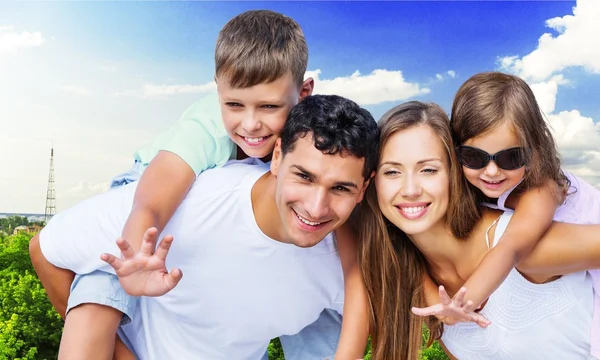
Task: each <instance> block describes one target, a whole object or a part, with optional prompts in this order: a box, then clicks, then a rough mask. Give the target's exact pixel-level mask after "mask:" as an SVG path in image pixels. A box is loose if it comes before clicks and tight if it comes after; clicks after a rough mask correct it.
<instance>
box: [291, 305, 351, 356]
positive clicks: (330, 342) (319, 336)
mask: <svg viewBox="0 0 600 360" xmlns="http://www.w3.org/2000/svg"><path fill="white" fill-rule="evenodd" d="M341 331H342V316H341V315H340V314H338V312H337V311H335V310H332V309H325V310H323V312H322V313H321V315H320V316H319V318H318V319H317V321H315V322H314V323H312V324H310V325H308V326H307V327H305V328H304V329H302V330H301V331H300V332H299V333H298V334H296V335H285V336H281V337H279V340H280V341H281V346H282V347H283V353H284V355H285V360H324V359H328V360H333V358H334V356H335V352H336V350H337V345H338V342H339V340H340V332H341Z"/></svg>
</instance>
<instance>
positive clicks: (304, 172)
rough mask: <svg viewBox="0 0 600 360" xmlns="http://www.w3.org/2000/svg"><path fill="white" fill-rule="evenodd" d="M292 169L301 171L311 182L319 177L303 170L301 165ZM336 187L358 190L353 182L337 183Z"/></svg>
mask: <svg viewBox="0 0 600 360" xmlns="http://www.w3.org/2000/svg"><path fill="white" fill-rule="evenodd" d="M292 167H295V168H296V169H298V171H300V172H301V173H303V174H304V175H306V176H307V177H308V178H309V179H311V180H315V179H316V178H318V176H317V175H315V174H313V173H311V172H310V171H308V170H306V169H305V168H303V167H302V166H300V165H292ZM334 186H344V187H351V188H354V189H358V185H357V184H355V183H354V182H352V181H336V182H335V185H334Z"/></svg>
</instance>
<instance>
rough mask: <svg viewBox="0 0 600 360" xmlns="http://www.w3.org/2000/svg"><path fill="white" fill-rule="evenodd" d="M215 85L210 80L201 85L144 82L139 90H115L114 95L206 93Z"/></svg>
mask: <svg viewBox="0 0 600 360" xmlns="http://www.w3.org/2000/svg"><path fill="white" fill-rule="evenodd" d="M216 89H217V85H216V84H215V83H214V81H211V82H209V83H206V84H202V85H189V84H183V85H156V84H146V85H144V86H143V87H142V89H141V90H133V91H131V90H130V91H123V92H117V93H115V94H114V96H117V97H122V96H125V97H138V98H144V99H152V98H166V97H169V96H173V95H177V94H207V93H209V92H211V91H215V90H216Z"/></svg>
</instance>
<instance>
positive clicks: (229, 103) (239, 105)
mask: <svg viewBox="0 0 600 360" xmlns="http://www.w3.org/2000/svg"><path fill="white" fill-rule="evenodd" d="M225 105H227V106H229V107H241V106H242V104H240V103H236V102H226V103H225Z"/></svg>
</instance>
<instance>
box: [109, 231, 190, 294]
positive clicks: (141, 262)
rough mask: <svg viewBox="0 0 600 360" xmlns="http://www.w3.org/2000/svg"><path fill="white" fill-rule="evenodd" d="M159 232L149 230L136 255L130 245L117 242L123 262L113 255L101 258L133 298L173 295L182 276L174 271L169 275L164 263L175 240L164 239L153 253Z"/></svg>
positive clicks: (123, 241)
mask: <svg viewBox="0 0 600 360" xmlns="http://www.w3.org/2000/svg"><path fill="white" fill-rule="evenodd" d="M157 236H158V231H157V230H156V228H150V229H148V230H146V232H145V233H144V239H143V240H142V247H141V249H140V251H139V252H138V253H137V254H136V253H135V252H134V250H133V248H132V247H131V246H130V245H129V243H128V242H127V241H125V240H124V239H122V238H119V239H117V245H118V246H119V249H121V255H122V259H118V258H117V257H115V256H114V255H111V254H102V255H101V256H100V258H101V259H102V260H103V261H105V262H107V263H108V264H109V265H110V266H112V268H113V269H115V272H116V273H117V276H118V277H119V281H120V282H121V286H122V287H123V289H124V290H125V291H126V292H127V293H128V294H129V295H133V296H161V295H164V294H166V293H168V292H169V291H171V290H172V289H173V288H174V287H175V286H177V283H179V280H181V277H182V276H183V273H182V272H181V270H179V269H177V268H173V270H171V273H170V274H169V272H168V271H167V268H166V266H165V259H166V258H167V254H168V253H169V248H170V247H171V243H172V242H173V237H172V236H170V235H169V236H165V237H164V238H163V239H162V241H161V242H160V244H158V248H156V251H154V248H155V244H156V239H157Z"/></svg>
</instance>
